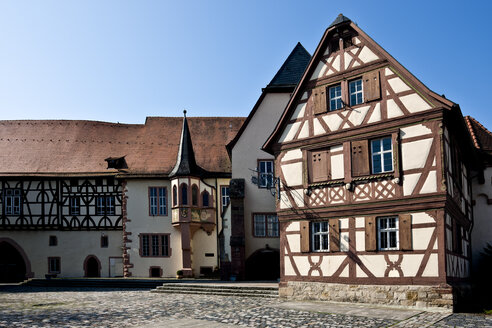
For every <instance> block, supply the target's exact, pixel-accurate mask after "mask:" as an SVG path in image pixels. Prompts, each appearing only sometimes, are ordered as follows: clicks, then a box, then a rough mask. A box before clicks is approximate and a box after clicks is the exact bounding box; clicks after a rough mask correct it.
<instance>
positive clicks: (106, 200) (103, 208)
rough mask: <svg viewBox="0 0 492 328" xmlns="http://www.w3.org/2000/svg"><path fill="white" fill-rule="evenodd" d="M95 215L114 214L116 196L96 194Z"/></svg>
mask: <svg viewBox="0 0 492 328" xmlns="http://www.w3.org/2000/svg"><path fill="white" fill-rule="evenodd" d="M101 200H102V204H101V202H100V201H101ZM96 215H102V216H109V215H116V197H115V196H114V195H99V196H96Z"/></svg>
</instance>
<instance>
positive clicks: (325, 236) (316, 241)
mask: <svg viewBox="0 0 492 328" xmlns="http://www.w3.org/2000/svg"><path fill="white" fill-rule="evenodd" d="M328 227H329V225H328V222H327V221H325V222H312V223H311V249H312V251H313V252H328V251H329V250H330V248H329V245H330V243H329V231H328Z"/></svg>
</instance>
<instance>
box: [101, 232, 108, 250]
mask: <svg viewBox="0 0 492 328" xmlns="http://www.w3.org/2000/svg"><path fill="white" fill-rule="evenodd" d="M108 247H109V236H108V235H102V236H101V248H108Z"/></svg>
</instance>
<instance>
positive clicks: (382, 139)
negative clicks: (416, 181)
mask: <svg viewBox="0 0 492 328" xmlns="http://www.w3.org/2000/svg"><path fill="white" fill-rule="evenodd" d="M385 139H389V140H390V146H391V149H390V150H384V149H383V141H384V140H385ZM368 141H369V147H370V154H369V155H370V156H371V158H370V162H371V174H385V173H391V172H394V171H395V160H394V149H393V148H394V146H393V138H392V136H391V135H390V136H386V137H379V138H373V139H368ZM374 141H379V146H380V150H379V152H375V151H374V150H373V142H374ZM387 153H391V170H385V169H384V166H385V162H384V154H387ZM375 155H377V156H379V157H380V160H381V172H375V170H374V156H375Z"/></svg>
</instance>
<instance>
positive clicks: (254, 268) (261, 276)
mask: <svg viewBox="0 0 492 328" xmlns="http://www.w3.org/2000/svg"><path fill="white" fill-rule="evenodd" d="M278 278H280V252H279V250H278V249H273V248H269V247H268V245H267V247H266V248H262V249H259V250H257V251H256V252H254V253H253V254H251V255H250V257H249V258H248V259H247V260H246V280H277V279H278Z"/></svg>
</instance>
